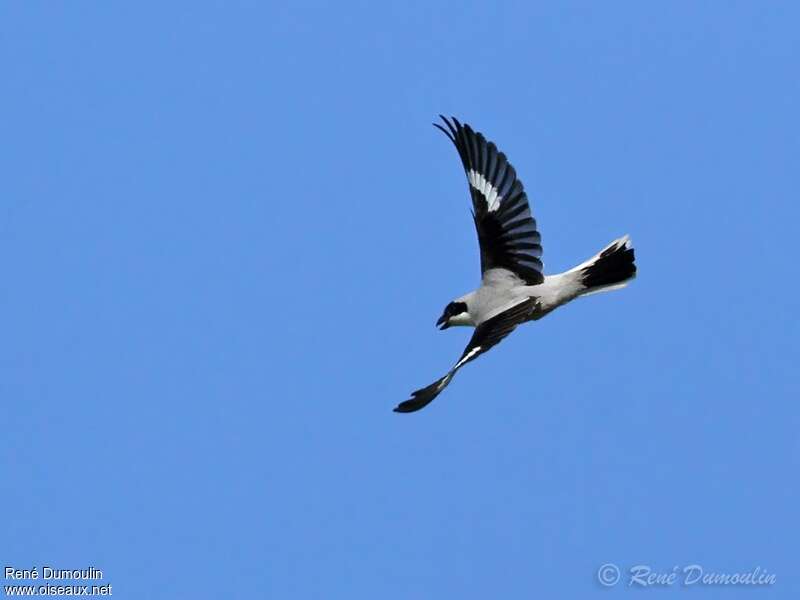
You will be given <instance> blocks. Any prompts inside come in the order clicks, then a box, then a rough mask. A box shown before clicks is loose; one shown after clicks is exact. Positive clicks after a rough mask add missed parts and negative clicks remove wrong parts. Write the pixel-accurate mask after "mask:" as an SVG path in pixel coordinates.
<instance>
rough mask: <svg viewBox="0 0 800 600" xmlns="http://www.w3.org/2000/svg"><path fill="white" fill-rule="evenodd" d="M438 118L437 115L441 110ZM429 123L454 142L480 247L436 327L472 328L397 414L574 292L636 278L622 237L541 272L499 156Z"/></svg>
mask: <svg viewBox="0 0 800 600" xmlns="http://www.w3.org/2000/svg"><path fill="white" fill-rule="evenodd" d="M440 116H441V115H440ZM441 119H442V121H443V122H444V124H445V126H446V127H447V128H446V129H445V127H442V126H441V125H439V124H438V123H434V125H435V126H436V127H438V128H439V129H441V130H442V131H443V132H444V134H445V135H446V136H447V137H448V138H450V141H452V142H453V144H455V146H456V149H457V150H458V154H459V156H460V157H461V163H462V164H463V165H464V171H465V172H466V174H467V181H468V182H469V191H470V194H471V195H472V209H473V210H472V218H473V220H474V221H475V229H477V231H478V243H479V245H480V251H481V274H482V277H481V285H480V287H479V288H478V289H477V290H475V291H473V292H469V293H468V294H465V295H463V296H461V297H460V298H456V299H455V300H453V301H452V302H450V303H449V304H448V305H447V306H445V307H444V312H443V313H442V316H441V317H439V320H438V321H437V322H436V324H437V325H439V326H441V329H447V328H448V327H451V326H453V325H465V326H470V327H474V328H475V332H474V333H473V334H472V338H471V339H470V341H469V343H468V344H467V347H466V348H465V349H464V352H463V354H462V355H461V358H459V359H458V361H457V362H456V363H455V365H453V367H452V368H451V369H450V370H449V371H448V372H447V373H446V374H445V375H444V376H443V377H442V378H440V379H438V380H436V381H435V382H433V383H432V384H430V385H429V386H427V387H424V388H422V389H420V390H417V391H415V392H413V393H412V394H411V399H409V400H406V401H405V402H402V403H400V404H399V405H398V406H397V407H396V408H395V409H394V410H395V412H414V411H415V410H419V409H421V408H423V407H424V406H426V405H427V404H429V403H430V402H431V401H432V400H433V399H434V398H436V396H438V395H439V394H440V393H441V391H442V390H443V389H444V388H445V387H447V385H448V384H449V383H450V381H451V380H452V379H453V376H454V375H455V374H456V372H457V371H458V370H459V369H460V368H461V367H463V366H464V365H465V364H467V363H468V362H470V361H471V360H475V359H476V358H478V356H480V355H481V354H483V353H484V352H486V351H487V350H489V349H490V348H492V347H493V346H495V345H496V344H498V343H499V342H500V341H501V340H502V339H503V338H505V337H506V336H507V335H508V334H510V333H511V332H512V331H514V329H515V328H516V327H517V325H520V324H522V323H525V322H526V321H535V320H537V319H541V318H542V317H543V316H545V315H546V314H547V313H549V312H550V311H552V310H554V309H555V308H558V307H559V306H561V305H562V304H566V303H567V302H569V301H571V300H574V299H575V298H577V297H578V296H586V295H588V294H594V293H596V292H604V291H609V290H614V289H618V288H622V287H625V286H626V285H627V284H628V282H629V281H630V280H631V279H633V277H635V275H636V265H635V264H634V255H633V247H632V246H631V241H630V238H629V237H628V236H627V235H626V236H624V237H621V238H619V239H617V240H614V241H613V242H611V243H610V244H609V245H608V246H606V247H605V248H603V249H602V250H601V251H600V252H599V253H598V254H596V255H595V256H593V257H592V258H590V259H589V260H587V261H586V262H583V263H581V264H579V265H578V266H577V267H575V268H573V269H570V270H569V271H566V272H564V273H559V274H557V275H545V274H544V273H543V269H542V261H541V256H542V246H541V236H540V235H539V231H538V230H537V228H536V220H535V219H534V218H533V215H532V214H531V209H530V206H529V205H528V197H527V196H526V195H525V190H524V189H523V187H522V182H521V181H520V180H519V179H517V173H516V171H515V170H514V167H512V166H511V164H510V163H509V162H508V160H507V159H506V156H505V154H503V153H502V152H500V151H498V150H497V147H496V146H495V145H494V143H492V142H488V141H486V138H484V137H483V135H482V134H481V133H477V132H475V131H474V130H473V129H472V128H471V127H470V126H469V125H467V124H463V125H462V124H461V123H459V122H458V120H457V119H456V118H455V117H451V119H449V120H448V119H447V118H445V117H441Z"/></svg>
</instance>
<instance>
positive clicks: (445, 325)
mask: <svg viewBox="0 0 800 600" xmlns="http://www.w3.org/2000/svg"><path fill="white" fill-rule="evenodd" d="M436 326H437V327H438V328H439V331H444V330H445V329H447V328H448V327H450V323H448V322H447V317H446V316H445V315H442V316H441V317H439V320H438V321H436Z"/></svg>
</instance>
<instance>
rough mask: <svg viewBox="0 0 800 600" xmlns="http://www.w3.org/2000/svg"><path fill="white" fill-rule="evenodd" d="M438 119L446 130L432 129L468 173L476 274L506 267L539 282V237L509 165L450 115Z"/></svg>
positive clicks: (540, 249) (479, 136)
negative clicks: (477, 259)
mask: <svg viewBox="0 0 800 600" xmlns="http://www.w3.org/2000/svg"><path fill="white" fill-rule="evenodd" d="M439 116H440V117H441V118H442V121H444V124H445V125H446V126H447V129H445V128H444V127H442V126H441V125H439V124H438V123H434V126H435V127H438V128H439V129H441V130H442V131H443V132H444V133H445V135H446V136H447V137H449V138H450V140H451V141H452V142H453V143H454V144H455V146H456V149H457V150H458V154H459V156H461V162H462V163H463V165H464V171H466V173H467V180H468V181H469V190H470V193H471V194H472V208H473V212H472V216H473V218H474V219H475V228H476V229H477V230H478V242H479V243H480V247H481V273H484V272H486V271H487V270H489V269H497V268H501V269H508V270H509V271H512V272H514V273H516V274H517V275H518V276H519V277H520V278H522V279H523V280H524V281H525V282H526V283H527V284H528V285H537V284H540V283H542V281H544V275H543V274H542V261H541V256H542V245H541V242H542V238H541V236H540V235H539V232H538V231H537V229H536V220H535V219H534V218H533V215H532V214H531V209H530V206H528V196H527V195H526V194H525V190H524V189H523V187H522V182H521V181H520V180H519V179H517V173H516V171H515V170H514V167H512V166H511V164H510V163H509V162H508V160H507V159H506V155H505V154H503V153H502V152H500V151H498V150H497V147H496V146H495V145H494V144H493V143H492V142H487V141H486V138H484V137H483V135H482V134H481V133H477V132H475V131H473V130H472V128H471V127H470V126H469V125H466V124H464V125H462V124H461V123H459V122H458V119H456V118H455V117H452V118H451V120H448V119H446V118H445V117H442V116H441V115H439ZM451 121H452V122H451Z"/></svg>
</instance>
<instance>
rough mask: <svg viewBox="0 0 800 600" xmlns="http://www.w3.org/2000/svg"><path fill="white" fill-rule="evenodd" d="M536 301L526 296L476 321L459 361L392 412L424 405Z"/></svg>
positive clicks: (520, 320)
mask: <svg viewBox="0 0 800 600" xmlns="http://www.w3.org/2000/svg"><path fill="white" fill-rule="evenodd" d="M535 303H536V301H535V299H533V298H527V299H526V300H524V301H523V302H521V303H520V304H517V305H516V306H513V307H512V308H509V309H508V310H506V311H505V312H501V313H500V314H498V315H495V316H493V317H492V318H491V319H489V320H487V321H484V322H483V323H481V324H480V325H478V326H477V327H476V328H475V333H473V334H472V338H471V339H470V340H469V344H467V347H466V348H465V349H464V352H463V354H461V358H459V359H458V362H457V363H456V364H455V365H454V366H453V368H452V369H450V370H449V371H448V372H447V374H446V375H445V376H444V377H442V378H440V379H437V380H436V381H434V382H433V383H432V384H430V385H429V386H428V387H424V388H422V389H421V390H417V391H416V392H413V393H412V394H411V399H410V400H406V401H405V402H401V403H400V404H398V405H397V407H396V408H395V409H394V412H403V413H407V412H414V411H416V410H419V409H420V408H424V407H425V406H427V405H428V404H429V403H430V402H431V401H432V400H433V399H434V398H436V396H438V395H439V394H440V393H441V392H442V390H443V389H444V388H446V387H447V385H448V384H449V383H450V381H451V380H452V379H453V376H454V375H455V374H456V371H458V370H459V369H460V368H461V367H463V366H464V365H465V364H467V363H468V362H470V361H471V360H475V359H476V358H478V357H479V356H480V355H481V354H483V353H484V352H486V351H488V350H489V349H490V348H492V347H493V346H496V345H497V344H498V343H500V341H501V340H502V339H503V338H505V337H506V336H507V335H508V334H509V333H511V332H512V331H514V328H515V327H516V326H517V325H519V324H520V323H523V322H525V321H526V320H527V319H528V317H529V316H530V314H531V312H532V311H533V309H534V306H535Z"/></svg>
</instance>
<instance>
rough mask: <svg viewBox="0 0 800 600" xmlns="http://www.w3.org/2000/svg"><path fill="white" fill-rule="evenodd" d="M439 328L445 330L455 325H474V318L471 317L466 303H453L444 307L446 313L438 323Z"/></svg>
mask: <svg viewBox="0 0 800 600" xmlns="http://www.w3.org/2000/svg"><path fill="white" fill-rule="evenodd" d="M436 325H437V327H439V329H441V330H445V329H447V328H448V327H452V326H453V325H472V318H471V317H470V316H469V312H468V310H467V303H466V302H460V301H456V302H451V303H450V304H448V305H447V306H445V307H444V312H443V313H442V316H441V317H439V320H438V321H436Z"/></svg>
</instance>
